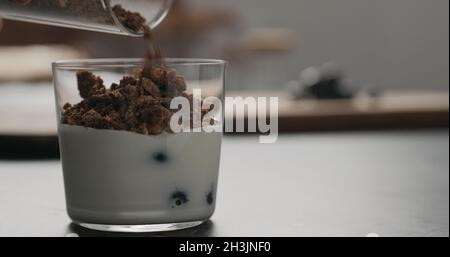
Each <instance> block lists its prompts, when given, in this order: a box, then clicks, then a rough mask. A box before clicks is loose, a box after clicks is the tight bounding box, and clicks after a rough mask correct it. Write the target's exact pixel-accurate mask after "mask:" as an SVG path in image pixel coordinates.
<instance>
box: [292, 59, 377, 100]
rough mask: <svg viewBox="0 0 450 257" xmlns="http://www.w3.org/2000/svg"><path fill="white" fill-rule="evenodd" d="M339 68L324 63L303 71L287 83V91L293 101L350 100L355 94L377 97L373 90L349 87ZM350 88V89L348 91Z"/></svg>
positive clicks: (331, 63) (330, 63) (335, 65)
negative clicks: (295, 78)
mask: <svg viewBox="0 0 450 257" xmlns="http://www.w3.org/2000/svg"><path fill="white" fill-rule="evenodd" d="M349 81H350V80H348V79H347V78H346V77H345V73H344V72H343V71H342V70H341V68H340V67H339V66H338V65H337V64H335V63H333V62H329V63H325V64H323V65H322V66H320V67H309V68H306V69H304V70H303V71H302V72H301V73H300V76H299V80H298V81H290V82H288V83H287V90H288V92H289V94H290V96H291V98H292V99H294V100H300V99H311V98H312V99H318V100H333V99H335V100H336V99H351V98H353V97H355V96H356V95H357V94H361V93H366V95H369V96H379V95H380V92H377V91H376V90H375V89H373V88H363V87H362V86H355V85H350V82H349ZM351 87H352V89H350V88H351Z"/></svg>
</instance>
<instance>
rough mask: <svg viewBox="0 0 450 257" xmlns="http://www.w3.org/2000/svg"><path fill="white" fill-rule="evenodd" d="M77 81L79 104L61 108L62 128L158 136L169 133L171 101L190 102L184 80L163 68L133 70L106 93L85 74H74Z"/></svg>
mask: <svg viewBox="0 0 450 257" xmlns="http://www.w3.org/2000/svg"><path fill="white" fill-rule="evenodd" d="M77 80H78V90H79V93H80V96H81V97H82V98H83V100H82V101H81V102H80V103H78V104H76V105H73V106H72V105H71V104H69V103H67V104H66V105H64V107H63V114H62V123H63V124H67V125H76V126H84V127H90V128H95V129H113V130H127V131H132V132H136V133H140V134H144V135H159V134H161V133H163V132H164V131H167V132H170V118H171V117H172V115H173V113H174V110H171V109H170V102H171V101H172V99H173V98H174V97H178V96H183V97H186V98H188V99H189V100H190V101H191V102H192V95H189V94H187V93H186V92H185V90H186V81H185V79H184V78H183V77H182V76H180V75H178V74H177V72H176V71H175V70H173V69H168V68H165V67H158V68H152V69H149V70H146V69H136V70H135V71H134V74H133V75H132V76H128V77H123V79H122V80H121V81H120V83H119V84H116V83H114V84H112V85H111V87H110V88H109V89H108V88H106V87H105V85H104V82H103V80H102V79H101V78H100V77H97V76H95V75H94V74H92V73H91V72H89V71H82V72H78V73H77ZM175 111H176V110H175Z"/></svg>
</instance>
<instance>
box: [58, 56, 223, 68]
mask: <svg viewBox="0 0 450 257" xmlns="http://www.w3.org/2000/svg"><path fill="white" fill-rule="evenodd" d="M164 62H165V63H166V64H168V65H169V66H170V65H177V66H213V65H219V66H226V65H227V64H228V62H227V61H224V60H220V59H203V58H164ZM144 64H145V59H143V58H100V59H73V60H61V61H55V62H53V63H52V66H53V68H55V69H83V68H84V69H86V68H91V69H92V68H108V67H109V68H120V67H130V66H143V65H144Z"/></svg>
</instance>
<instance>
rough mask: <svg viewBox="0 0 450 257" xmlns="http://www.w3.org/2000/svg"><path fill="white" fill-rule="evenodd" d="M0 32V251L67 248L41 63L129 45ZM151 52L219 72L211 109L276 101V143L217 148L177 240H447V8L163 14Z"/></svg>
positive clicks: (311, 7) (381, 1) (320, 0)
mask: <svg viewBox="0 0 450 257" xmlns="http://www.w3.org/2000/svg"><path fill="white" fill-rule="evenodd" d="M1 1H5V0H0V2H1ZM3 23H4V24H3V25H4V26H3V30H2V31H0V206H2V207H1V208H0V236H2V235H8V236H9V235H20V236H23V235H32V236H34V235H38V236H41V235H49V236H55V235H57V236H61V235H63V236H64V235H67V234H69V233H78V234H80V235H81V236H82V233H83V232H82V231H80V230H79V229H78V230H77V229H76V228H75V229H73V228H72V227H76V226H70V225H69V224H70V220H69V219H68V217H67V215H66V213H65V210H64V199H63V195H64V194H63V190H64V189H63V185H62V183H61V182H62V178H61V176H62V172H61V163H60V161H59V160H58V159H57V158H58V157H59V150H58V140H57V133H56V118H55V117H56V115H55V101H54V95H53V87H52V81H51V67H50V63H51V62H53V61H55V60H60V59H73V58H112V57H142V56H143V55H144V51H145V49H146V45H145V42H144V40H142V39H140V38H129V37H125V36H117V35H107V34H101V33H96V32H87V31H80V30H74V29H66V28H58V27H50V26H44V25H36V24H29V23H23V22H15V21H8V20H4V22H3ZM155 38H156V40H157V42H158V44H159V45H160V46H161V47H162V48H164V49H165V51H166V55H167V56H168V57H194V58H220V59H226V60H228V61H229V62H230V66H229V74H228V75H229V76H228V87H227V90H226V94H227V96H278V97H279V132H280V133H281V135H280V137H279V140H278V142H277V143H275V144H270V145H266V144H259V143H258V138H257V137H256V136H254V135H253V136H252V135H242V136H241V135H240V136H230V135H227V136H226V137H225V138H224V140H223V145H222V156H221V165H220V190H219V194H220V195H219V198H218V199H220V200H219V201H220V203H218V209H217V212H216V214H215V216H214V218H213V222H212V223H210V225H209V226H207V227H206V228H201V229H199V230H198V231H197V232H196V230H194V231H189V230H188V231H185V232H181V233H180V235H189V236H197V235H203V234H204V235H213V236H236V235H237V236H251V237H253V236H268V235H269V236H274V235H275V236H299V235H306V236H311V235H313V236H322V235H325V236H330V235H331V236H336V235H337V236H341V235H344V236H349V235H350V236H365V235H367V234H369V233H370V234H374V233H375V235H377V234H378V235H380V236H446V237H448V234H449V232H448V231H449V158H448V156H449V143H448V142H449V133H448V117H449V112H448V111H449V92H448V91H449V1H448V0H432V1H430V0H375V1H374V0H277V1H274V0H226V1H225V0H222V1H219V0H175V1H174V6H173V8H172V9H171V11H170V13H169V14H168V16H167V18H166V19H165V20H164V21H163V23H162V24H161V25H160V26H158V27H157V29H156V30H155ZM249 118H254V117H248V115H242V116H238V115H234V114H233V113H226V119H227V122H229V121H231V120H235V121H238V120H239V121H246V120H247V119H249ZM319 132H320V133H319ZM36 159H37V160H36ZM48 159H50V160H48ZM200 160H201V159H200ZM230 210H238V211H230ZM255 213H256V214H257V215H255ZM31 214H32V215H33V216H31ZM30 217H33V218H31V219H30ZM211 224H213V225H211ZM261 224H264V225H263V226H261ZM202 231H204V232H202ZM198 232H199V233H200V234H196V233H198ZM91 233H92V232H91ZM100 236H102V235H100Z"/></svg>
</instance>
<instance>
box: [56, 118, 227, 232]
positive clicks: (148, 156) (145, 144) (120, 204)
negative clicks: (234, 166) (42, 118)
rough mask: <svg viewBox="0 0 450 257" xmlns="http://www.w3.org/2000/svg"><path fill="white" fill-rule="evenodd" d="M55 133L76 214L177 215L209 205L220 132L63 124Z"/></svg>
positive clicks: (194, 216)
mask: <svg viewBox="0 0 450 257" xmlns="http://www.w3.org/2000/svg"><path fill="white" fill-rule="evenodd" d="M59 139H60V147H61V157H62V163H63V171H64V183H65V190H66V200H67V210H68V213H69V216H70V217H71V218H72V220H74V221H76V222H83V223H93V224H107V225H144V224H163V223H178V222H187V221H202V220H206V219H208V218H210V217H211V215H212V214H213V212H214V208H215V196H216V188H217V178H218V169H219V162H220V146H221V140H222V134H221V133H205V132H201V133H180V134H163V135H159V136H145V135H140V134H136V133H132V132H126V131H114V130H96V129H91V128H84V127H78V126H69V125H60V127H59Z"/></svg>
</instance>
